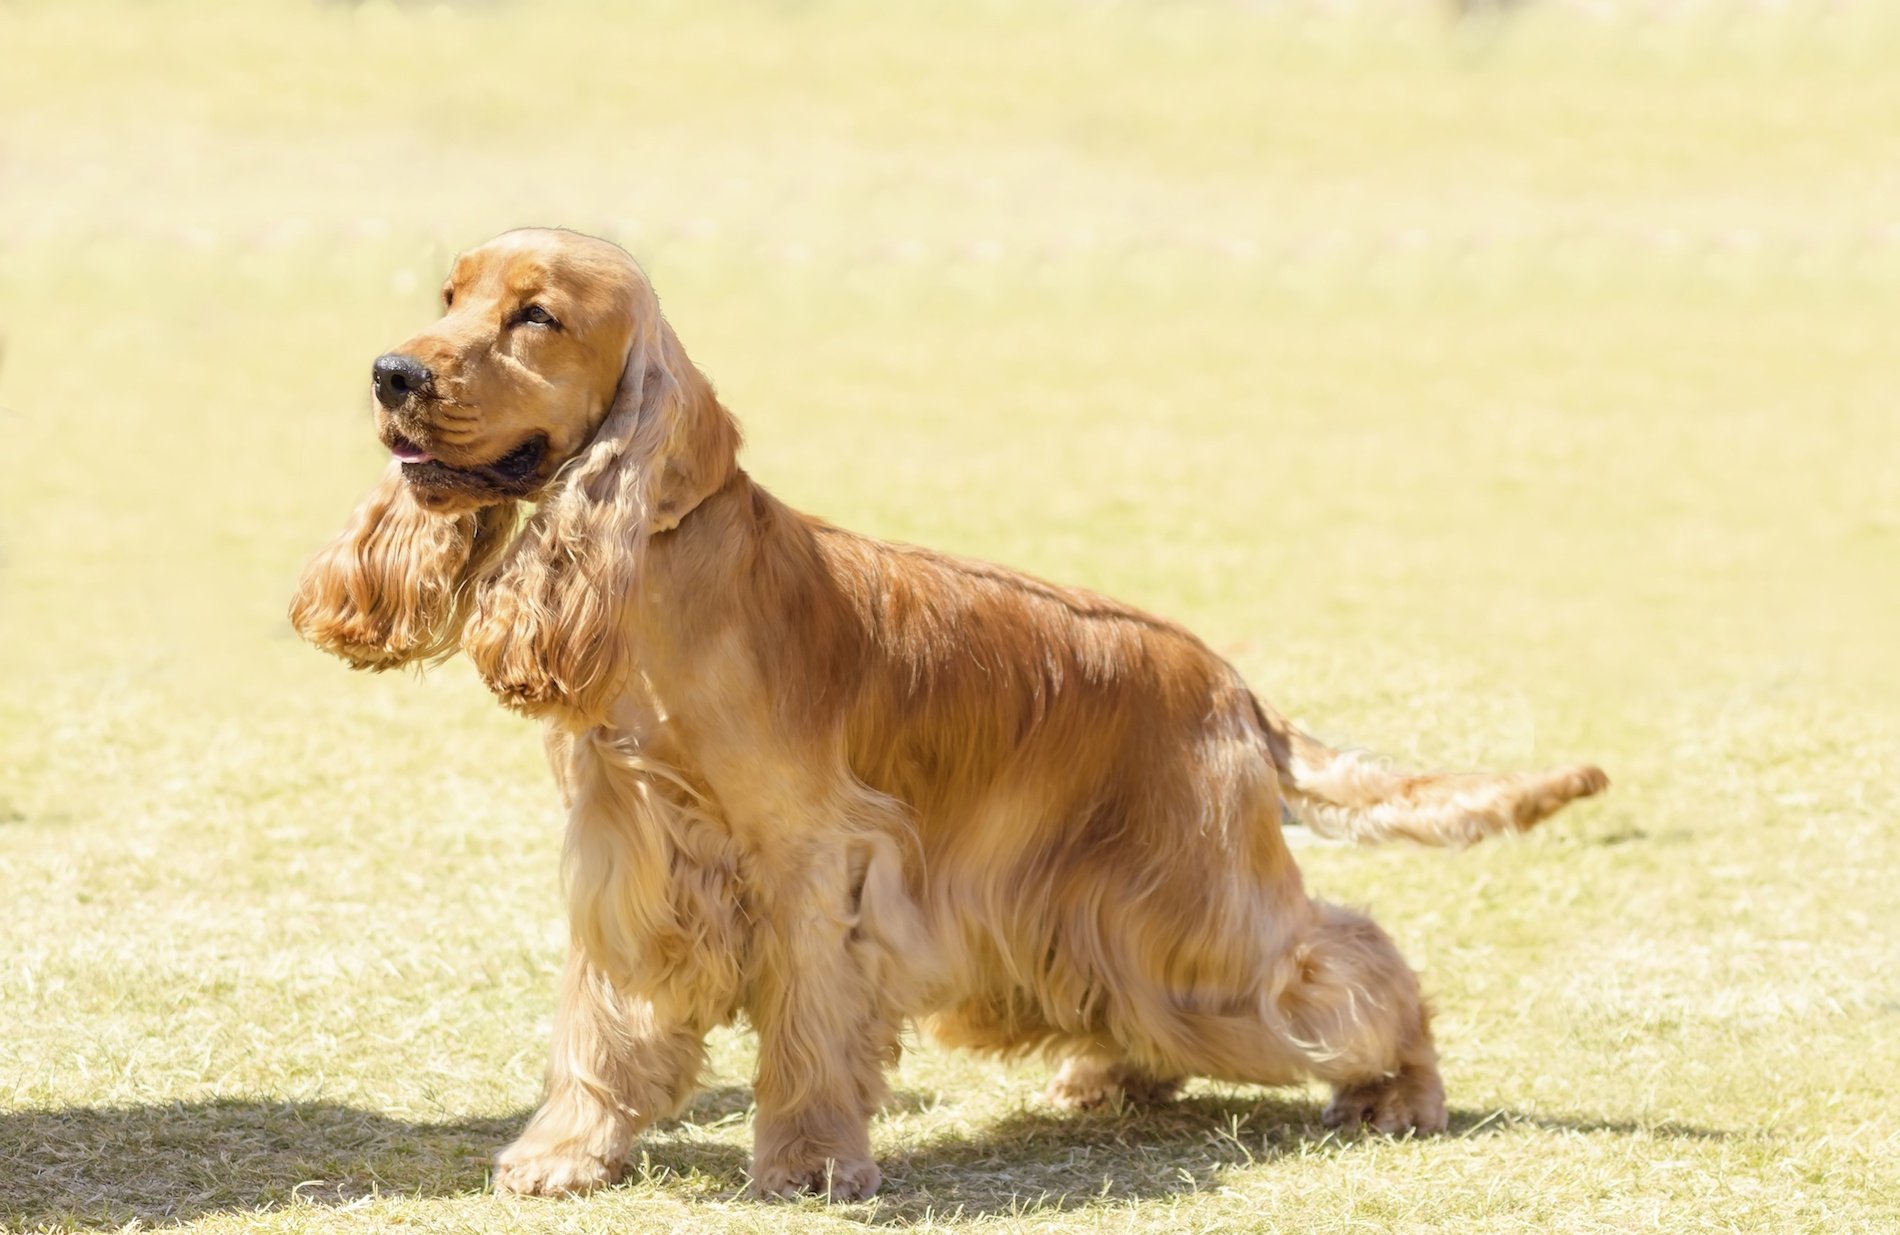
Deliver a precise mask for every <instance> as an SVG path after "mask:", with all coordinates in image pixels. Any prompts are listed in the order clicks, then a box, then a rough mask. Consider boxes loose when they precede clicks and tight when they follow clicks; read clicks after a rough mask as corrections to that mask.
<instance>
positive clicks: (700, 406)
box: [462, 287, 739, 724]
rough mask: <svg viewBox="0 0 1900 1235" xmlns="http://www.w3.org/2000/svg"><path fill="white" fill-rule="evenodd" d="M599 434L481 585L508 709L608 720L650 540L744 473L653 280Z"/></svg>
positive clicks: (479, 619)
mask: <svg viewBox="0 0 1900 1235" xmlns="http://www.w3.org/2000/svg"><path fill="white" fill-rule="evenodd" d="M638 294H639V296H640V300H641V303H640V304H639V306H638V310H639V311H638V315H637V317H636V320H637V321H639V322H640V323H642V326H641V328H640V329H639V331H638V332H637V333H636V336H635V338H634V341H633V344H632V346H631V347H629V349H628V353H627V363H626V367H625V369H624V370H623V371H622V373H621V375H620V386H619V389H618V390H617V391H616V393H615V395H614V401H613V405H612V406H611V407H610V408H609V409H608V411H607V415H606V417H605V418H604V419H603V420H602V421H601V423H600V427H599V428H598V429H597V430H595V432H594V437H593V440H592V441H591V442H590V443H589V444H588V445H587V446H586V448H585V449H583V450H582V451H581V452H580V453H579V454H578V455H576V456H575V457H574V459H573V460H571V461H570V462H569V463H568V464H567V466H566V467H565V468H563V469H562V472H561V474H560V476H558V477H557V478H556V480H555V482H554V485H553V487H552V489H551V490H550V492H549V493H548V494H547V496H546V497H544V498H543V499H542V501H541V506H540V509H539V510H537V511H536V512H535V514H534V516H533V517H532V518H530V519H529V520H528V524H527V526H526V527H525V528H524V529H523V530H522V533H521V535H520V537H518V538H517V539H516V541H515V543H514V548H513V550H512V551H511V552H510V553H509V555H508V557H507V558H506V559H505V560H504V561H503V562H502V564H501V566H500V568H499V569H497V570H496V571H495V572H494V573H493V574H492V575H490V576H489V577H488V578H487V579H485V580H483V581H482V583H481V584H480V585H479V587H478V588H477V590H476V596H475V612H474V616H473V617H472V618H471V620H470V622H469V625H468V629H467V630H466V631H465V632H464V633H463V635H462V647H463V649H464V650H465V651H467V653H468V655H469V659H470V660H472V661H474V662H475V666H476V668H477V669H479V670H480V671H481V674H482V677H483V678H484V679H485V680H486V681H487V683H488V685H489V688H490V689H491V690H493V691H494V692H495V693H496V694H497V695H499V696H500V697H501V699H502V702H504V703H506V704H507V705H509V706H510V707H513V708H517V709H519V710H521V711H524V712H528V713H530V714H533V713H540V712H545V711H547V710H550V709H554V708H561V709H565V710H567V711H569V712H571V713H574V714H577V718H578V719H580V720H582V721H585V722H587V723H590V724H602V723H605V722H606V721H607V719H608V717H609V713H610V712H611V709H612V705H613V701H614V699H615V697H616V696H617V695H618V693H619V691H620V689H621V688H622V686H624V685H625V683H626V681H627V679H628V676H629V675H630V673H631V672H632V668H633V659H634V655H635V649H634V647H633V643H634V631H633V630H632V628H631V627H632V623H631V620H630V614H629V613H628V611H627V609H628V602H629V601H631V600H632V599H633V597H634V594H635V589H636V587H637V586H638V583H639V578H640V563H641V561H642V559H643V558H644V556H645V553H646V548H647V541H648V539H649V538H650V537H652V536H654V535H657V534H659V533H663V532H668V531H671V530H672V529H673V528H674V527H677V526H678V525H679V522H680V520H681V519H684V518H685V517H686V516H687V515H688V514H689V513H691V511H692V510H693V508H694V507H695V506H697V505H699V503H700V502H702V501H704V500H705V499H706V498H707V497H708V496H710V495H711V494H713V493H716V492H718V491H719V489H720V488H722V487H723V486H724V485H725V484H726V482H727V481H729V480H730V479H731V478H732V476H733V473H734V472H735V471H736V470H737V468H738V452H739V426H738V424H737V423H736V422H734V420H733V419H732V416H731V415H730V413H728V412H727V411H726V409H725V408H724V407H722V406H721V405H720V403H719V400H718V398H717V397H716V396H715V395H714V393H713V389H712V384H711V383H710V382H708V381H707V380H706V378H705V375H704V374H702V373H700V371H699V370H698V369H697V368H696V367H694V365H693V362H692V361H691V360H689V359H687V356H686V352H685V350H684V349H683V348H681V346H680V343H679V339H678V338H677V337H676V336H675V335H674V334H673V328H672V327H671V326H669V325H667V324H666V321H665V320H664V319H663V318H662V317H661V316H660V311H659V304H658V301H657V299H656V298H655V297H654V296H653V293H652V291H651V289H649V288H645V287H642V288H641V289H639V293H638Z"/></svg>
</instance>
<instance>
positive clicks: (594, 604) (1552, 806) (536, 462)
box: [291, 231, 1606, 1197]
mask: <svg viewBox="0 0 1900 1235" xmlns="http://www.w3.org/2000/svg"><path fill="white" fill-rule="evenodd" d="M444 303H445V313H444V316H443V317H442V319H441V320H440V321H439V322H437V323H436V324H435V325H433V326H432V327H430V328H429V329H428V330H427V331H425V332H424V333H422V334H421V335H418V336H417V337H416V338H414V339H411V340H409V341H408V342H407V343H405V344H403V345H402V347H400V348H399V349H397V351H396V352H394V353H391V354H390V356H386V357H384V358H383V359H382V360H379V361H378V363H377V372H376V390H377V398H378V402H379V404H380V406H379V408H378V412H377V423H378V431H379V433H380V435H381V437H382V440H383V441H384V443H385V444H386V445H388V446H390V448H391V450H392V452H393V453H394V454H395V455H396V461H395V462H392V464H391V466H390V468H389V470H388V471H387V472H386V473H385V474H384V476H383V478H382V480H381V482H380V483H379V484H378V486H377V487H376V489H375V490H374V491H373V492H372V493H371V495H370V497H369V498H368V500H367V501H366V502H365V503H364V504H363V505H362V506H361V507H360V508H359V509H358V510H357V512H356V514H355V516H354V517H353V518H352V519H351V521H350V523H349V525H348V526H347V527H346V528H345V529H344V531H343V532H342V534H341V535H340V536H339V537H338V538H337V540H336V541H335V542H334V543H333V544H332V545H331V546H330V547H329V548H327V549H325V550H324V551H323V552H322V553H321V554H319V555H318V556H317V557H316V558H315V559H314V560H313V561H312V562H311V564H310V565H309V567H308V568H307V569H306V570H305V572H304V575H303V578H302V580H301V582H300V584H299V587H298V590H297V595H296V598H295V600H294V602H293V605H292V610H291V612H292V620H293V621H294V623H295V625H296V627H297V630H298V631H299V632H300V633H301V634H302V635H303V637H304V638H306V639H308V640H309V641H310V642H312V643H314V644H316V645H317V646H319V647H321V648H324V649H326V650H328V651H331V652H335V653H337V654H339V655H341V656H343V657H344V658H345V659H347V660H348V661H350V663H352V664H353V665H356V666H358V667H360V668H369V669H377V670H381V669H388V668H391V667H392V666H395V665H401V664H406V663H411V662H426V661H430V660H435V659H439V658H441V657H443V656H446V655H448V654H450V653H451V652H452V651H453V650H454V649H455V648H457V647H458V646H459V647H460V649H461V650H462V651H464V652H465V653H466V654H467V655H468V656H469V658H470V659H471V660H472V661H473V662H474V664H475V666H476V667H477V669H478V670H479V671H480V672H481V674H482V676H483V678H484V679H485V680H486V681H487V683H488V685H489V686H490V687H491V688H493V690H494V691H495V693H496V694H497V695H498V696H500V698H501V700H502V701H503V702H504V703H505V704H507V705H508V706H510V707H512V708H516V709H519V710H521V711H523V712H526V713H529V714H531V715H534V716H537V717H540V718H542V719H543V720H544V721H545V722H546V726H547V735H548V740H547V746H548V752H549V757H550V761H551V763H552V765H553V768H554V773H555V778H556V780H557V782H558V784H559V786H560V790H561V794H562V797H563V799H564V801H565V803H566V806H567V812H568V825H567V841H566V853H565V876H566V884H567V896H568V913H569V919H570V922H571V926H572V947H571V950H570V956H569V960H568V964H567V974H566V978H565V980H564V983H563V987H562V993H561V1002H560V1011H559V1015H558V1019H557V1024H556V1029H555V1041H554V1049H553V1058H552V1061H551V1063H550V1065H549V1069H548V1082H547V1096H546V1101H545V1104H544V1105H543V1106H542V1107H541V1109H540V1111H539V1112H538V1113H537V1114H536V1115H535V1116H534V1118H533V1120H532V1121H531V1122H530V1123H529V1125H528V1127H527V1129H526V1131H524V1132H523V1134H522V1136H521V1138H520V1139H519V1140H517V1141H516V1142H515V1143H514V1145H512V1146H511V1147H509V1148H508V1149H507V1150H506V1151H504V1152H503V1153H502V1154H501V1156H500V1158H499V1159H498V1161H497V1166H496V1174H495V1182H496V1185H497V1187H500V1188H504V1189H509V1190H513V1191H518V1192H539V1193H560V1192H567V1191H572V1190H578V1189H584V1188H587V1187H591V1186H593V1185H596V1184H599V1183H602V1182H604V1181H608V1180H611V1179H613V1178H614V1177H615V1176H616V1174H617V1173H618V1172H619V1170H620V1169H621V1167H622V1164H623V1162H624V1161H625V1159H626V1157H627V1154H628V1151H629V1149H630V1147H631V1145H632V1143H633V1140H634V1138H635V1136H636V1135H637V1134H638V1133H639V1132H640V1130H641V1129H642V1128H644V1127H645V1126H647V1125H648V1124H650V1123H652V1122H653V1121H654V1120H655V1119H658V1118H661V1117H664V1116H666V1115H668V1114H670V1113H672V1112H675V1111H677V1110H679V1109H680V1107H681V1106H682V1105H683V1104H684V1103H685V1102H686V1101H687V1099H688V1098H689V1097H690V1095H691V1093H692V1091H693V1088H694V1086H695V1084H696V1080H697V1074H698V1071H699V1068H700V1065H701V1062H702V1058H703V1047H702V1042H703V1039H704V1037H705V1035H706V1033H707V1032H708V1031H709V1030H710V1029H712V1028H713V1027H714V1026H716V1025H721V1024H726V1023H728V1022H731V1021H733V1020H734V1019H735V1018H737V1017H738V1016H740V1015H741V1014H743V1015H744V1016H745V1017H746V1019H747V1020H748V1021H749V1022H750V1023H751V1025H752V1026H753V1027H754V1028H755V1029H756V1030H757V1033H758V1037H759V1063H758V1075H757V1078H756V1096H757V1104H758V1116H757V1124H756V1152H755V1156H754V1162H753V1171H752V1176H753V1182H754V1187H755V1189H756V1190H757V1191H758V1192H760V1193H764V1194H788V1193H794V1192H798V1191H806V1190H818V1191H828V1192H829V1193H830V1194H831V1195H833V1196H836V1197H859V1196H864V1195H867V1194H869V1193H870V1192H871V1191H873V1190H874V1189H875V1188H876V1187H877V1184H878V1179H879V1176H878V1169H877V1166H876V1165H875V1163H874V1162H873V1161H872V1159H871V1153H870V1145H869V1141H868V1134H867V1127H868V1122H869V1120H870V1117H871V1115H872V1113H873V1111H875V1109H876V1108H877V1106H878V1104H879V1103H880V1101H881V1100H882V1098H883V1096H884V1082H883V1073H884V1070H885V1068H886V1067H887V1066H888V1065H889V1064H890V1063H891V1062H892V1061H893V1060H894V1059H895V1058H896V1056H897V1053H898V1040H899V1033H900V1030H901V1029H902V1027H903V1026H904V1025H905V1024H906V1023H907V1022H916V1023H917V1024H919V1025H921V1026H922V1027H923V1028H924V1029H925V1030H927V1031H928V1032H929V1033H931V1034H933V1035H934V1036H935V1037H937V1038H939V1039H940V1040H942V1041H944V1042H948V1043H953V1044H958V1045H963V1046H970V1047H976V1048H980V1049H984V1050H991V1051H1002V1052H1022V1051H1026V1050H1031V1049H1036V1050H1043V1051H1047V1052H1050V1053H1052V1054H1053V1055H1055V1056H1056V1057H1058V1058H1060V1059H1061V1060H1062V1061H1063V1062H1062V1066H1061V1069H1060V1071H1059V1073H1058V1075H1057V1076H1056V1078H1055V1080H1054V1081H1053V1082H1052V1084H1051V1087H1050V1089H1051V1096H1052V1097H1053V1098H1054V1099H1055V1100H1056V1101H1057V1102H1059V1103H1063V1104H1067V1105H1072V1106H1088V1105H1093V1104H1099V1103H1105V1102H1119V1101H1123V1100H1128V1099H1135V1100H1155V1099H1159V1098H1163V1097H1165V1096H1166V1095H1168V1094H1169V1093H1171V1092H1172V1091H1173V1089H1174V1088H1175V1086H1177V1085H1178V1084H1179V1083H1180V1081H1181V1080H1182V1079H1183V1078H1186V1077H1189V1076H1194V1075H1205V1076H1214V1077H1221V1078H1225V1079H1228V1080H1233V1081H1245V1082H1258V1083H1263V1084H1282V1083H1288V1082H1293V1081H1297V1080H1300V1079H1302V1078H1305V1077H1309V1076H1312V1077H1320V1078H1323V1079H1325V1080H1327V1081H1329V1082H1331V1083H1332V1084H1333V1085H1334V1087H1335V1089H1336V1097H1335V1098H1334V1100H1333V1102H1332V1104H1331V1105H1330V1106H1329V1107H1328V1108H1327V1111H1326V1118H1327V1120H1328V1122H1330V1123H1341V1122H1351V1123H1357V1122H1361V1121H1366V1122H1370V1123H1371V1124H1373V1125H1375V1126H1376V1127H1378V1128H1379V1129H1382V1130H1385V1131H1393V1132H1396V1131H1401V1130H1406V1129H1417V1130H1419V1131H1424V1132H1429V1131H1434V1130H1437V1129H1440V1128H1442V1127H1444V1125H1445V1107H1444V1098H1443V1089H1442V1087H1441V1085H1440V1082H1439V1077H1438V1071H1437V1067H1436V1062H1435V1053H1434V1050H1433V1046H1432V1036H1431V1031H1430V1028H1429V1025H1428V1016H1427V1011H1426V1006H1425V1002H1424V1000H1423V998H1422V997H1421V995H1420V993H1419V987H1418V982H1417V979H1416V978H1415V976H1414V975H1413V973H1412V971H1411V970H1410V969H1409V968H1408V967H1407V966H1406V964H1405V962H1404V960H1403V959H1402V958H1401V957H1400V956H1399V954H1398V951H1397V950H1396V949H1395V948H1394V946H1393V944H1392V941H1391V940H1390V939H1389V938H1388V937H1387V936H1386V935H1385V933H1384V932H1383V931H1381V930H1380V929H1379V928H1378V927H1377V926H1375V925H1374V924H1373V923H1372V922H1371V921H1370V920H1369V919H1367V918H1366V917H1364V916H1363V915H1361V914H1358V913H1356V912H1353V911H1351V910H1348V909H1342V908H1339V907H1337V906H1333V905H1327V904H1324V903H1321V902H1318V901H1315V900H1313V899H1311V898H1309V897H1308V896H1307V894H1306V892H1305V890H1304V888H1303V887H1302V884H1301V880H1300V873H1299V871H1298V869H1297V868H1296V867H1295V865H1294V863H1293V859H1292V857H1291V856H1290V855H1289V853H1288V851H1287V847H1286V844H1285V842H1284V840H1283V838H1282V835H1281V809H1282V804H1283V803H1285V804H1287V805H1288V806H1290V807H1291V809H1292V810H1294V811H1295V812H1297V813H1298V814H1300V815H1301V816H1302V817H1304V818H1305V819H1306V821H1307V822H1308V824H1309V825H1310V826H1311V827H1313V828H1314V829H1315V830H1316V831H1319V832H1322V833H1324V834H1327V835H1333V836H1344V837H1351V838H1353V839H1356V840H1384V839H1388V838H1394V837H1403V838H1407V839H1411V840H1414V841H1420V842H1424V843H1427V844H1446V843H1465V842H1469V841H1474V840H1477V839H1479V838H1481V837H1484V836H1488V835H1491V834H1493V833H1498V832H1506V831H1513V830H1518V829H1523V828H1527V827H1530V826H1531V825H1532V824H1534V823H1536V822H1537V821H1538V820H1540V819H1542V818H1544V817H1545V816H1547V815H1549V814H1550V813H1551V812H1553V811H1555V810H1557V809H1558V808H1559V807H1561V806H1562V805H1563V804H1564V803H1566V802H1568V801H1570V800H1571V799H1573V798H1577V797H1582V796H1586V795H1588V794H1592V793H1596V792H1597V791H1599V790H1601V789H1602V788H1603V787H1604V785H1605V783H1606V782H1605V779H1604V777H1603V774H1602V773H1601V772H1599V771H1597V770H1596V769H1595V768H1590V767H1572V768H1568V769H1564V770H1560V771H1554V772H1537V773H1524V774H1518V775H1509V776H1490V775H1466V776H1444V775H1426V776H1402V775H1398V774H1396V773H1393V772H1391V771H1389V770H1387V769H1386V768H1384V767H1383V766H1382V765H1380V764H1378V763H1376V762H1373V761H1370V760H1367V759H1364V758H1361V757H1358V756H1355V755H1349V754H1341V753H1339V752H1336V751H1332V750H1329V749H1327V748H1326V747H1324V746H1322V745H1320V744H1319V743H1317V742H1314V741H1313V740H1312V739H1310V738H1308V737H1306V736H1305V735H1303V734H1301V733H1299V732H1297V731H1296V730H1294V729H1293V728H1292V727H1291V726H1289V725H1288V724H1287V722H1286V721H1285V720H1283V719H1282V718H1281V717H1280V716H1279V715H1278V714H1276V713H1275V712H1274V711H1273V710H1272V709H1271V708H1269V707H1267V706H1266V705H1264V704H1263V703H1261V702H1260V701H1259V700H1258V699H1256V698H1255V697H1254V695H1253V694H1252V693H1251V692H1250V691H1249V690H1248V688H1247V686H1246V684H1245V683H1244V682H1242V681H1241V679H1240V677H1239V676H1238V675H1237V674H1236V673H1235V672H1234V670H1233V669H1232V668H1231V667H1230V666H1229V665H1227V664H1226V663H1225V662H1223V661H1222V660H1221V659H1220V658H1219V657H1217V656H1215V655H1214V654H1213V653H1212V652H1210V651H1209V650H1208V649H1207V648H1206V647H1205V646H1204V645H1203V644H1202V643H1201V642H1200V641H1199V640H1197V639H1195V638H1194V636H1193V635H1191V634H1189V633H1188V632H1187V631H1185V630H1182V629H1181V628H1180V627H1178V626H1175V625H1173V624H1171V623H1169V622H1166V621H1162V620H1160V619H1158V618H1154V617H1151V616H1149V615H1147V614H1145V613H1142V612H1140V611H1138V610H1135V609H1132V608H1129V607H1127V606H1125V605H1121V604H1117V603H1116V602H1114V601H1112V600H1107V599H1104V598H1102V597H1100V596H1095V595H1092V594H1090V593H1088V592H1083V591H1078V590H1074V589H1070V588H1063V587H1056V586H1053V585H1050V584H1047V583H1042V582H1039V581H1037V580H1035V579H1031V578H1027V577H1025V576H1023V575H1019V574H1016V573H1014V572H1012V571H1009V570H1005V569H1002V568H1000V567H996V566H989V565H984V564H982V563H978V562H971V561H965V560H962V559H959V558H954V557H949V556H946V555H943V554H938V553H932V552H929V551H927V550H923V549H915V548H908V547H904V546H899V545H891V544H885V543H883V542H880V541H876V540H872V539H870V538H868V537H864V536H857V535H854V534H852V533H850V532H846V531H843V530H841V529H839V528H835V527H832V526H830V525H828V524H825V523H823V522H820V521H819V520H816V519H813V518H810V517H809V516H806V515H802V514H799V513H798V512H796V511H793V510H791V509H789V508H787V507H786V506H784V505H782V504H780V503H779V502H778V501H776V500H775V499H773V497H772V496H771V495H770V494H768V493H767V492H766V491H765V490H764V489H762V488H760V487H759V486H758V485H757V484H755V483H754V482H753V480H752V478H751V477H750V476H748V475H747V474H746V473H745V472H744V471H743V470H741V469H740V467H739V466H738V462H737V453H738V447H739V430H738V426H737V425H736V423H735V422H734V420H733V418H732V416H731V415H730V414H729V413H728V412H727V410H726V409H725V407H724V406H722V405H721V404H720V402H719V400H718V399H717V397H716V396H715V395H714V392H713V389H712V387H711V385H710V384H709V383H708V382H707V380H706V379H705V377H704V376H702V375H701V374H700V372H699V370H698V369H696V368H695V367H694V366H693V364H692V362H691V361H690V360H688V359H687V357H686V354H685V352H684V351H683V350H682V349H681V347H680V344H679V341H678V339H677V338H675V337H674V334H673V331H672V329H671V328H670V327H669V326H668V325H667V323H666V321H665V319H664V318H663V317H662V316H661V315H660V310H659V305H658V302H657V300H656V299H655V297H654V295H653V292H652V289H651V288H650V287H649V285H648V284H647V281H646V279H645V277H644V276H643V275H642V274H641V272H640V270H639V268H638V267H637V266H636V265H635V264H634V263H633V261H632V259H631V258H629V257H628V256H627V255H626V254H625V253H623V252H622V251H621V250H620V249H618V248H616V247H615V246H613V245H610V244H608V243H606V242H604V241H600V240H594V239H590V238H588V237H584V236H580V235H576V234H573V233H569V232H559V231H519V232H510V233H508V234H506V235H504V236H501V237H499V238H497V239H496V240H494V241H491V242H490V243H488V244H486V245H483V246H481V247H480V248H477V249H474V250H472V251H470V252H468V253H465V254H463V255H462V256H461V257H460V258H459V259H458V260H457V262H456V263H455V267H454V270H453V272H452V274H451V276H450V278H449V281H448V283H447V284H446V285H445V287H444ZM518 499H526V500H528V501H531V502H532V503H533V510H532V513H531V514H529V515H528V517H527V519H526V522H525V524H519V520H518V516H517V510H518V507H519V500H518Z"/></svg>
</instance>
